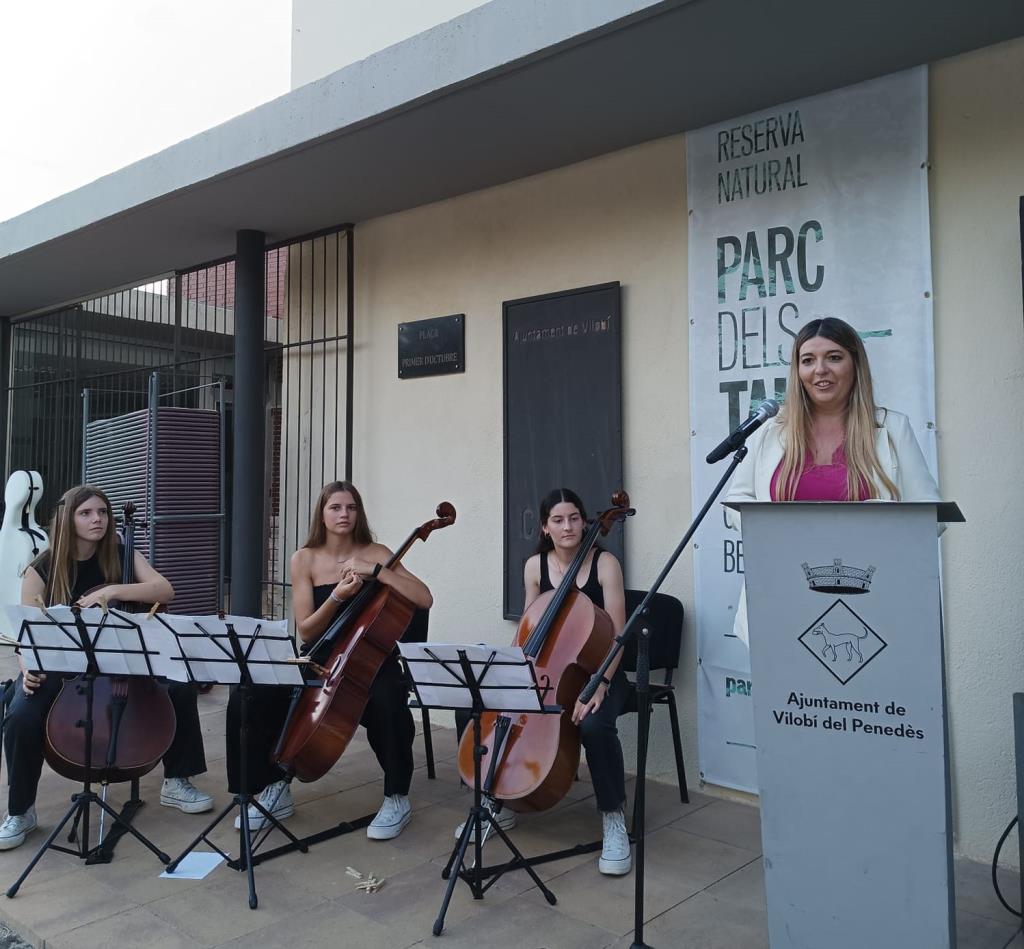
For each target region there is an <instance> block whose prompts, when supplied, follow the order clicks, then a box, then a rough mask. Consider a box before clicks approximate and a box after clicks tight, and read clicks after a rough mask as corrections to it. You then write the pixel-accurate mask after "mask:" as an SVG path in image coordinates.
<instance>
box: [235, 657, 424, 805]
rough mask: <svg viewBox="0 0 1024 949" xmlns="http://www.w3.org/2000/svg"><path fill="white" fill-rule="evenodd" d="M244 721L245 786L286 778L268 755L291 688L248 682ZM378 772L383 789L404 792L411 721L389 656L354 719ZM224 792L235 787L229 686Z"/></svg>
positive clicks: (400, 677)
mask: <svg viewBox="0 0 1024 949" xmlns="http://www.w3.org/2000/svg"><path fill="white" fill-rule="evenodd" d="M251 695H252V698H251V701H250V703H249V713H248V720H247V723H246V732H247V741H246V747H245V756H246V757H245V763H246V771H247V779H248V783H249V788H248V790H249V791H250V792H252V793H258V792H259V791H262V790H263V789H264V788H265V787H267V785H269V784H273V783H274V782H275V781H281V780H284V779H286V778H287V777H288V775H287V773H286V772H284V771H282V770H281V768H279V767H278V766H277V765H276V764H273V763H272V762H271V760H270V756H271V754H272V753H273V751H274V748H275V747H276V746H277V740H278V737H279V736H280V734H281V729H282V727H283V726H284V722H285V718H286V717H287V715H288V708H289V706H290V704H291V697H292V690H291V689H288V688H284V687H281V686H273V685H257V686H253V689H252V693H251ZM359 723H360V724H361V725H363V726H364V727H365V728H366V738H367V740H368V741H369V743H370V747H371V748H372V749H373V752H374V754H375V755H376V756H377V761H378V762H379V763H380V766H381V769H382V770H383V771H384V793H385V794H386V795H389V796H390V795H392V794H408V793H409V786H410V785H411V784H412V772H413V757H412V744H413V739H414V738H415V737H416V725H415V723H414V722H413V718H412V712H411V711H410V710H409V685H408V682H407V680H406V678H405V672H404V671H403V669H402V666H401V664H400V663H399V661H398V656H397V654H392V655H391V656H389V657H388V658H387V660H385V662H384V665H383V666H381V669H380V672H378V673H377V678H376V679H374V680H373V685H372V686H371V688H370V698H369V701H368V702H367V704H366V709H365V711H364V712H363V717H362V718H361V719H360V722H359ZM226 740H227V770H228V790H229V791H230V792H231V793H232V794H238V793H239V791H241V789H242V788H241V755H242V741H241V693H240V692H239V691H238V689H237V688H235V689H232V691H231V697H230V699H229V700H228V711H227V735H226Z"/></svg>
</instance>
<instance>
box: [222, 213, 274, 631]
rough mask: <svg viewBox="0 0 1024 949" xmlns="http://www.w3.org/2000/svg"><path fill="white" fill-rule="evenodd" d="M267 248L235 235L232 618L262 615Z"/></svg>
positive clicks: (258, 234)
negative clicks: (235, 616)
mask: <svg viewBox="0 0 1024 949" xmlns="http://www.w3.org/2000/svg"><path fill="white" fill-rule="evenodd" d="M265 244H266V239H265V236H264V234H263V232H262V231H239V232H238V233H237V235H236V245H235V246H236V256H235V386H234V438H233V446H234V458H233V471H232V475H231V487H232V497H231V612H232V613H235V614H237V615H241V616H261V615H262V613H263V603H262V599H263V598H262V596H261V592H262V583H263V560H264V556H263V555H264V550H263V506H264V494H265V491H264V485H263V469H264V467H265V466H264V463H263V455H264V438H265V431H264V429H265V421H264V404H263V400H264V393H263V378H264V368H263V349H264V341H263V336H264V326H263V324H264V287H263V285H264V247H265Z"/></svg>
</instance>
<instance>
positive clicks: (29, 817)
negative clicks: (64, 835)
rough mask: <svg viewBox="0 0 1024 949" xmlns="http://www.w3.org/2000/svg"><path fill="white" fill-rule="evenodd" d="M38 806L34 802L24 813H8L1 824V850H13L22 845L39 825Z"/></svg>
mask: <svg viewBox="0 0 1024 949" xmlns="http://www.w3.org/2000/svg"><path fill="white" fill-rule="evenodd" d="M38 826H39V825H38V823H37V822H36V808H35V805H34V804H33V805H32V807H30V808H29V809H28V810H27V811H25V813H24V814H18V815H15V814H8V815H7V818H6V819H5V820H4V822H3V824H2V825H0V850H13V849H14V848H15V847H20V846H21V845H22V844H23V843H24V842H25V838H26V837H27V836H28V835H29V834H30V833H32V831H34V830H35V829H36V827H38Z"/></svg>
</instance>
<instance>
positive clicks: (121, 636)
mask: <svg viewBox="0 0 1024 949" xmlns="http://www.w3.org/2000/svg"><path fill="white" fill-rule="evenodd" d="M7 611H8V613H9V614H10V615H11V617H12V619H16V620H17V621H18V625H19V630H18V642H19V645H20V646H21V647H22V649H24V650H26V651H27V653H28V654H29V655H30V656H31V657H32V659H31V662H29V663H27V664H28V665H29V666H30V668H32V670H33V671H37V672H46V673H48V674H55V675H56V674H67V673H71V674H81V675H82V679H83V681H84V683H85V718H84V720H83V722H82V727H83V729H84V738H85V764H84V775H83V777H82V790H81V791H79V792H77V793H75V794H72V795H71V806H70V807H69V808H68V810H67V813H65V815H64V817H63V818H61V820H60V821H59V822H58V823H57V825H56V826H55V827H54V828H53V830H52V831H51V832H50V835H49V836H48V837H47V838H46V840H45V841H44V843H43V844H42V846H41V847H40V848H39V849H38V851H36V854H35V856H34V857H33V858H32V860H31V862H30V863H29V864H28V866H27V867H26V868H25V869H24V871H23V872H22V874H21V876H20V877H18V879H17V880H15V882H14V883H13V884H11V886H10V887H9V888H8V890H7V895H8V897H13V896H14V895H15V894H16V893H17V892H18V889H19V888H20V887H21V884H22V883H24V881H25V878H26V877H27V876H28V875H29V874H30V873H31V872H32V870H33V869H34V868H35V866H36V864H37V863H38V862H39V861H40V860H41V859H42V856H43V854H44V853H46V851H47V850H57V851H60V852H61V853H66V854H70V855H71V856H73V857H79V858H80V859H83V860H85V861H86V862H87V863H88V862H89V858H90V856H92V854H93V851H92V850H91V849H90V847H89V809H90V807H91V806H92V805H93V804H95V805H96V806H97V807H98V808H99V809H100V813H101V815H102V814H104V813H105V814H107V815H109V816H110V819H111V822H112V826H111V832H113V829H114V828H115V827H117V828H120V829H121V830H122V833H123V832H127V833H130V834H131V835H132V836H133V837H135V839H136V840H138V841H139V843H141V844H142V845H143V846H145V847H146V848H147V849H148V850H150V851H151V852H152V853H153V854H155V855H156V857H157V858H158V859H159V860H160V862H161V863H167V862H168V860H170V857H168V856H167V854H165V853H164V852H163V851H162V850H160V849H159V848H158V847H157V846H156V845H155V844H153V843H152V841H150V840H149V839H148V838H146V837H145V836H144V835H143V834H141V833H140V832H139V831H138V830H136V829H135V828H134V827H132V825H131V824H130V823H128V820H127V819H126V818H125V817H123V816H122V815H121V814H119V813H118V812H117V811H116V810H115V809H114V808H113V807H111V806H110V805H109V804H107V802H106V801H105V800H103V799H102V798H101V797H100V796H99V795H97V794H96V792H95V791H93V789H92V781H93V775H92V770H93V767H92V766H93V762H92V736H93V683H94V681H95V679H96V676H97V675H118V676H122V675H149V676H152V675H155V674H157V673H156V672H155V668H154V660H155V659H156V658H157V656H158V655H159V651H158V650H155V649H152V648H150V646H149V645H147V642H146V637H145V636H144V635H143V627H142V624H140V623H139V622H137V621H136V620H135V619H133V618H131V617H130V616H128V615H127V614H124V613H120V612H118V611H116V610H110V611H107V610H101V609H97V608H92V609H85V610H83V609H80V608H79V607H77V606H73V607H68V606H55V607H51V608H49V609H47V608H41V609H40V608H36V607H8V608H7ZM111 741H112V743H113V742H115V741H116V735H115V736H112V739H111ZM72 818H74V825H73V826H74V827H76V828H77V827H78V826H79V824H81V828H82V834H81V839H80V842H79V845H78V847H76V848H75V849H72V848H70V847H63V846H61V845H59V844H55V843H54V841H55V840H56V839H57V836H58V835H59V834H60V832H61V831H62V830H63V829H64V826H65V825H66V824H67V823H68V821H70V820H72ZM74 836H75V835H74V833H73V834H72V837H71V840H74ZM94 862H97V861H94Z"/></svg>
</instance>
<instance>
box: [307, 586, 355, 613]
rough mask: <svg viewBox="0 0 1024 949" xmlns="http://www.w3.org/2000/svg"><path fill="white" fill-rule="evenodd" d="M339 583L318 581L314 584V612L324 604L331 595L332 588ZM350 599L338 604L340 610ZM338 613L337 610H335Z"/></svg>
mask: <svg viewBox="0 0 1024 949" xmlns="http://www.w3.org/2000/svg"><path fill="white" fill-rule="evenodd" d="M337 585H338V584H336V583H317V584H314V586H313V612H314V613H315V612H316V611H317V610H318V609H320V607H321V606H323V605H324V604H325V603H326V602H327V601H328V599H330V596H331V590H333V589H334V588H335V587H336V586H337ZM347 602H348V600H342V601H341V603H339V604H338V610H340V609H341V607H342V606H343V605H344V604H345V603H347ZM335 615H337V610H336V611H335Z"/></svg>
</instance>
